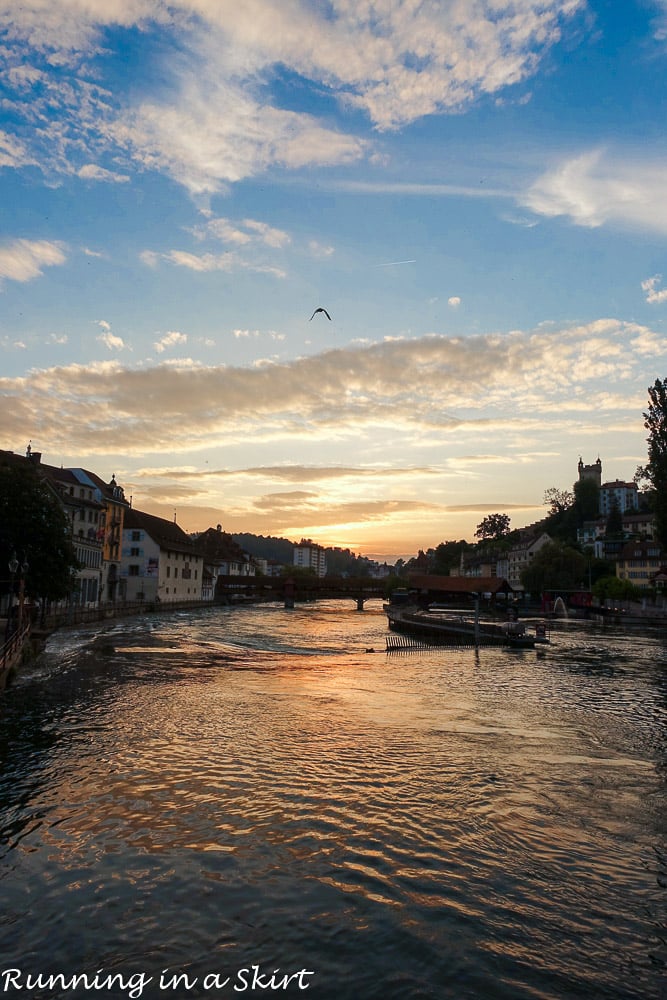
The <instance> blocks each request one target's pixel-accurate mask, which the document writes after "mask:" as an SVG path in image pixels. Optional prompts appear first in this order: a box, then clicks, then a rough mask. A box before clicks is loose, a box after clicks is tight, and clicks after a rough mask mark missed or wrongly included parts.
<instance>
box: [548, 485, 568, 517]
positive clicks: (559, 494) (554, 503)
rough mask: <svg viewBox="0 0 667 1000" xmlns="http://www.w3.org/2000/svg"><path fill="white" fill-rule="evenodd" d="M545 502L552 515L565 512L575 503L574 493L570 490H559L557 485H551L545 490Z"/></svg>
mask: <svg viewBox="0 0 667 1000" xmlns="http://www.w3.org/2000/svg"><path fill="white" fill-rule="evenodd" d="M544 503H545V504H547V505H548V507H549V513H550V514H551V515H552V516H553V515H558V514H564V513H565V511H566V510H569V509H570V507H571V506H572V504H573V503H574V494H573V493H570V491H569V490H559V489H558V487H557V486H550V487H549V489H548V490H545V491H544Z"/></svg>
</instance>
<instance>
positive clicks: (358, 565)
mask: <svg viewBox="0 0 667 1000" xmlns="http://www.w3.org/2000/svg"><path fill="white" fill-rule="evenodd" d="M232 538H233V539H234V541H235V542H238V544H239V545H240V546H241V548H242V549H243V550H244V552H249V553H250V555H251V556H256V557H257V558H259V559H268V560H274V561H275V562H277V563H280V565H281V566H292V565H293V563H294V546H295V544H296V543H295V542H290V541H289V539H287V538H275V537H273V536H272V535H267V536H264V535H251V534H250V533H248V532H243V533H241V534H237V535H232ZM324 551H325V552H326V557H327V572H328V574H329V575H330V576H367V575H368V573H369V563H368V560H367V559H365V558H364V557H363V556H357V555H355V554H354V552H351V551H350V549H340V548H331V547H329V548H327V547H326V546H324Z"/></svg>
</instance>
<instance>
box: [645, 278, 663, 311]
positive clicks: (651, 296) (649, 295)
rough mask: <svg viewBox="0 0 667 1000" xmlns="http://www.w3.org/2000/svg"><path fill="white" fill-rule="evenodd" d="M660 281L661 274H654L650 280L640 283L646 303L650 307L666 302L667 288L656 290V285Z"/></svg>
mask: <svg viewBox="0 0 667 1000" xmlns="http://www.w3.org/2000/svg"><path fill="white" fill-rule="evenodd" d="M661 281H662V275H661V274H655V275H654V276H653V277H652V278H647V279H646V281H642V290H643V291H644V292H646V301H647V302H649V303H651V305H658V304H659V303H661V302H667V288H661V289H660V290H659V291H658V290H657V289H656V285H659V284H660V282H661Z"/></svg>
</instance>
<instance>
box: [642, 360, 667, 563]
mask: <svg viewBox="0 0 667 1000" xmlns="http://www.w3.org/2000/svg"><path fill="white" fill-rule="evenodd" d="M648 395H649V407H648V410H647V412H646V413H644V414H643V416H644V427H645V428H646V429H647V431H648V432H649V436H648V438H647V439H646V440H647V441H648V462H647V464H646V465H645V466H644V468H643V470H642V472H643V474H644V476H645V478H646V479H647V480H648V481H649V483H650V484H651V487H652V490H653V509H654V514H655V526H656V534H657V536H658V541H659V542H660V543H661V544H662V545H663V546H667V379H662V380H660V379H656V380H655V382H654V384H653V385H652V386H650V387H649V389H648Z"/></svg>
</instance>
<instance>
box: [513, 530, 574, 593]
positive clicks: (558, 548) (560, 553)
mask: <svg viewBox="0 0 667 1000" xmlns="http://www.w3.org/2000/svg"><path fill="white" fill-rule="evenodd" d="M587 579H588V559H587V558H586V556H584V555H583V554H582V553H581V552H578V551H577V550H576V549H573V548H572V547H571V546H570V545H565V544H564V543H563V542H549V543H548V544H547V545H543V546H542V548H541V549H540V550H539V552H537V553H536V554H535V556H534V557H533V559H532V561H531V562H530V565H528V566H527V567H526V569H524V570H523V571H522V573H521V583H522V584H523V586H524V587H525V588H526V590H527V591H529V592H530V593H531V594H541V593H544V591H545V590H579V588H580V587H582V586H584V585H585V581H587Z"/></svg>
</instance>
